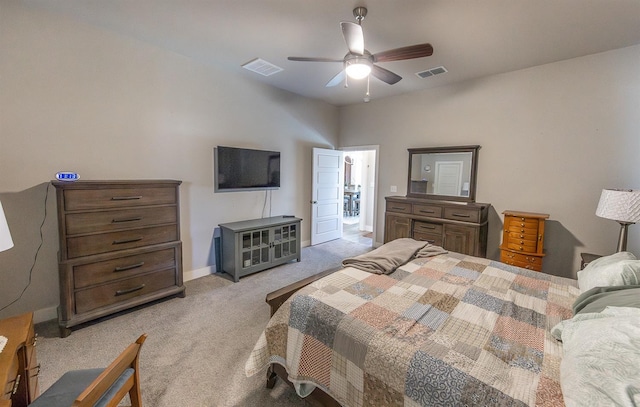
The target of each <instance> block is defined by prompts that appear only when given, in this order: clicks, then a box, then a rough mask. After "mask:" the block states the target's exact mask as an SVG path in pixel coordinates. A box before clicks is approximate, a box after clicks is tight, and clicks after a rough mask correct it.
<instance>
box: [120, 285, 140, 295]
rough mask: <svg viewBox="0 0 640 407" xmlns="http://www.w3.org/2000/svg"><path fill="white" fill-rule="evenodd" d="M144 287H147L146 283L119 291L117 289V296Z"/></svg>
mask: <svg viewBox="0 0 640 407" xmlns="http://www.w3.org/2000/svg"><path fill="white" fill-rule="evenodd" d="M144 287H145V285H144V284H140V285H139V286H137V287H133V288H127V289H126V290H118V291H116V297H117V296H119V295H125V294H129V293H132V292H134V291H138V290H142V289H143V288H144Z"/></svg>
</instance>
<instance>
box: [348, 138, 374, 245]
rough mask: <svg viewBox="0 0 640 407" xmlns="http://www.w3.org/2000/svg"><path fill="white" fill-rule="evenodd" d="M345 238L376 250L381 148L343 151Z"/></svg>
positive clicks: (363, 147)
mask: <svg viewBox="0 0 640 407" xmlns="http://www.w3.org/2000/svg"><path fill="white" fill-rule="evenodd" d="M342 150H343V151H344V156H343V157H344V163H343V165H344V202H343V212H344V213H343V217H342V238H343V239H345V240H349V241H353V242H357V243H360V244H364V245H367V246H373V244H374V239H373V236H374V234H375V220H376V216H375V213H376V210H375V206H376V195H377V170H376V168H377V161H378V146H361V147H348V148H343V149H342Z"/></svg>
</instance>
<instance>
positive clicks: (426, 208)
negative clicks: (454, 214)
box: [413, 204, 442, 218]
mask: <svg viewBox="0 0 640 407" xmlns="http://www.w3.org/2000/svg"><path fill="white" fill-rule="evenodd" d="M413 214H414V215H420V216H428V217H430V218H441V217H442V207H441V206H434V205H418V204H414V205H413Z"/></svg>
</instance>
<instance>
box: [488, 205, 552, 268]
mask: <svg viewBox="0 0 640 407" xmlns="http://www.w3.org/2000/svg"><path fill="white" fill-rule="evenodd" d="M502 214H503V215H504V228H503V231H502V245H501V246H500V261H501V262H503V263H507V264H511V265H513V266H518V267H523V268H526V269H529V270H534V271H542V259H543V258H544V222H545V220H546V219H548V218H549V215H548V214H546V213H533V212H521V211H504V212H502Z"/></svg>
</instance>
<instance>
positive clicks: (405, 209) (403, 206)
mask: <svg viewBox="0 0 640 407" xmlns="http://www.w3.org/2000/svg"><path fill="white" fill-rule="evenodd" d="M387 211H388V212H399V213H411V204H410V203H407V202H387Z"/></svg>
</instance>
